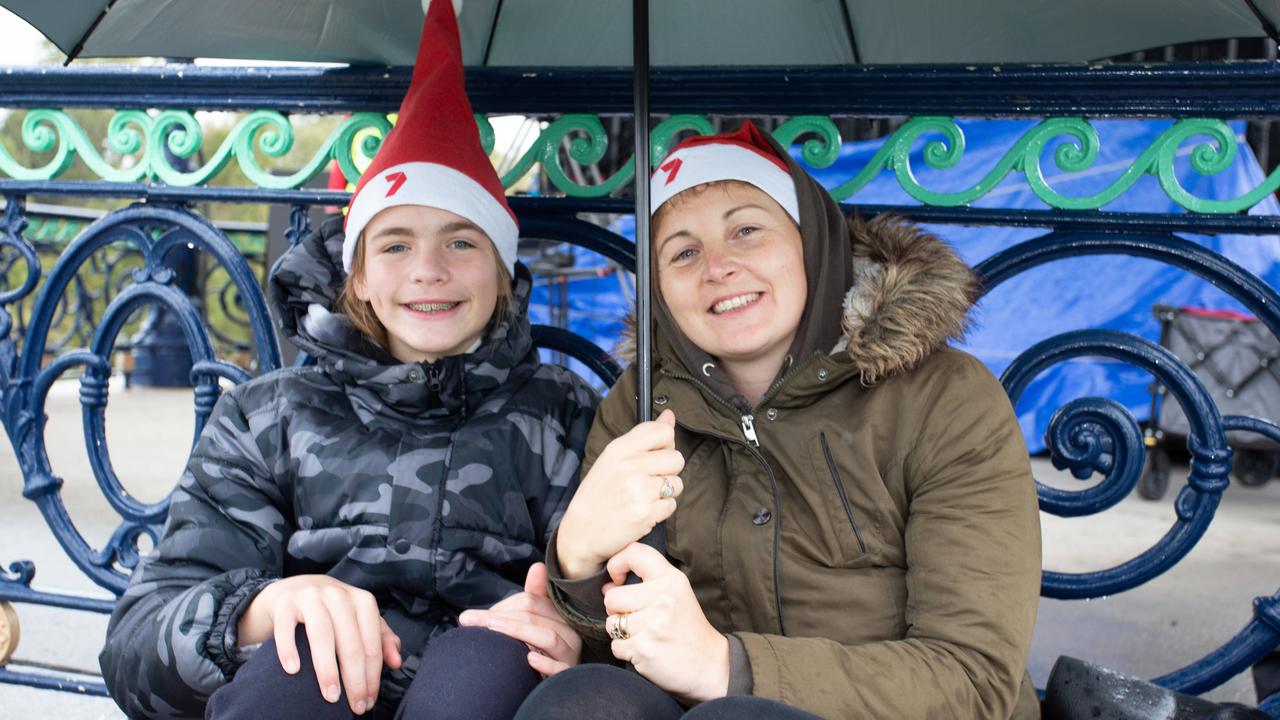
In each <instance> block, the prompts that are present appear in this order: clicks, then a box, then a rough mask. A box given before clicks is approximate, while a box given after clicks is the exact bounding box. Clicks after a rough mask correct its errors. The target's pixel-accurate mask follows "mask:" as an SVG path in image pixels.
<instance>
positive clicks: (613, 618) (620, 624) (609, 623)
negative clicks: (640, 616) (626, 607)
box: [604, 613, 631, 640]
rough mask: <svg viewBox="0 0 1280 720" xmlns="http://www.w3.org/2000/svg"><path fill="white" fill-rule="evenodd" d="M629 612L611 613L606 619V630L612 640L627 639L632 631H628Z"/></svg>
mask: <svg viewBox="0 0 1280 720" xmlns="http://www.w3.org/2000/svg"><path fill="white" fill-rule="evenodd" d="M627 614H628V613H621V614H618V615H610V616H609V617H607V618H605V619H604V630H605V632H606V633H608V634H609V638H610V639H612V640H627V639H629V638H630V637H631V633H629V632H627Z"/></svg>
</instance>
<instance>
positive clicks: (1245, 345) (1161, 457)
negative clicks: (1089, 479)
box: [1138, 305, 1280, 500]
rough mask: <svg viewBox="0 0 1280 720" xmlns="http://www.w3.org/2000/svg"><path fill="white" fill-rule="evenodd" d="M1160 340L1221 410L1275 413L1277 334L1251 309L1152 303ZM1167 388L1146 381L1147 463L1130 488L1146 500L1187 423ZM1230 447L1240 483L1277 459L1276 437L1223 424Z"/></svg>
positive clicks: (1279, 404)
mask: <svg viewBox="0 0 1280 720" xmlns="http://www.w3.org/2000/svg"><path fill="white" fill-rule="evenodd" d="M1152 312H1154V313H1155V316H1156V317H1157V318H1158V319H1159V320H1160V344H1161V345H1163V346H1165V347H1166V348H1168V349H1169V350H1170V351H1172V352H1173V354H1175V355H1177V356H1178V358H1179V359H1181V360H1182V361H1183V362H1184V363H1186V364H1187V367H1189V368H1191V369H1192V370H1193V371H1194V372H1195V374H1196V376H1198V377H1199V378H1200V381H1201V382H1202V383H1204V386H1205V388H1206V389H1207V390H1208V391H1209V394H1210V395H1211V396H1212V397H1213V399H1214V401H1215V402H1216V403H1217V405H1218V410H1219V411H1220V412H1221V413H1222V414H1223V415H1250V416H1253V417H1258V418H1263V419H1266V420H1271V421H1273V422H1274V421H1276V420H1277V419H1280V341H1277V340H1276V338H1275V337H1274V336H1272V334H1271V332H1270V331H1269V330H1268V329H1267V328H1266V327H1265V326H1264V325H1263V324H1262V323H1261V322H1259V321H1258V319H1257V318H1256V317H1253V316H1251V315H1246V314H1244V313H1239V312H1235V311H1231V310H1208V309H1205V308H1196V307H1171V306H1168V305H1156V306H1154V307H1153V308H1152ZM1166 399H1168V398H1167V391H1166V389H1165V387H1164V386H1162V385H1160V384H1158V383H1157V384H1154V385H1152V391H1151V422H1150V424H1149V425H1148V427H1147V429H1146V434H1145V443H1146V446H1147V465H1146V468H1144V470H1143V473H1142V477H1141V479H1140V480H1139V481H1138V492H1139V493H1140V494H1141V495H1142V497H1144V498H1147V499H1148V500H1158V499H1160V498H1162V497H1164V494H1165V492H1166V491H1167V490H1168V488H1169V467H1170V452H1169V449H1170V447H1172V446H1173V445H1174V444H1175V443H1178V444H1180V445H1182V446H1185V441H1186V438H1187V433H1188V431H1189V425H1188V423H1187V416H1186V415H1185V414H1184V413H1183V411H1182V408H1181V407H1179V405H1178V403H1177V402H1173V401H1171V402H1165V401H1166ZM1227 440H1228V443H1229V444H1230V445H1231V448H1232V450H1233V451H1234V452H1233V454H1232V457H1231V475H1232V477H1233V478H1235V479H1236V480H1237V481H1239V482H1240V484H1242V485H1247V486H1260V485H1263V484H1265V483H1266V482H1267V481H1268V480H1270V479H1271V478H1272V477H1273V476H1275V474H1276V469H1277V467H1280V444H1278V443H1276V442H1275V441H1273V440H1270V439H1268V438H1265V437H1262V436H1260V435H1256V434H1254V433H1243V432H1229V433H1228V434H1227Z"/></svg>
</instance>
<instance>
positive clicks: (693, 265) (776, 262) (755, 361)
mask: <svg viewBox="0 0 1280 720" xmlns="http://www.w3.org/2000/svg"><path fill="white" fill-rule="evenodd" d="M653 236H654V238H656V242H655V245H654V247H655V251H654V258H655V262H656V266H657V271H658V290H659V292H660V293H661V294H662V298H663V300H664V301H665V302H666V305H667V308H668V309H669V310H670V312H671V316H672V319H673V320H674V321H675V323H676V325H677V326H678V327H679V328H680V330H681V332H683V333H684V334H685V335H686V336H687V337H688V338H689V339H690V340H692V341H693V342H694V344H696V345H697V346H698V347H700V348H701V349H702V350H704V351H705V352H707V353H708V354H709V355H712V356H713V357H715V358H716V359H718V360H719V361H720V363H721V365H722V366H723V367H724V368H725V370H726V371H727V372H728V373H729V375H730V376H731V377H733V376H735V375H736V376H746V375H748V374H751V375H759V374H760V371H762V370H763V372H764V373H765V374H767V375H770V376H772V375H773V374H776V373H777V371H778V369H779V368H781V366H782V361H783V358H785V357H786V353H787V350H788V349H789V348H790V347H791V341H792V340H793V339H794V338H795V334H796V328H797V327H799V325H800V318H801V316H802V315H803V313H804V306H805V296H806V292H807V291H806V288H805V271H804V249H803V245H802V242H801V239H800V229H799V228H798V227H797V226H796V224H795V222H793V221H792V220H791V217H790V216H789V215H787V212H786V211H785V210H783V209H782V206H781V205H779V204H778V203H777V202H775V201H774V200H773V198H771V197H769V195H767V194H766V193H764V192H763V191H761V190H759V189H757V188H756V187H755V186H753V185H748V184H746V183H741V182H736V181H727V182H722V183H716V184H714V185H711V186H699V187H694V188H691V189H689V190H686V191H685V192H684V193H681V194H680V195H677V196H676V197H674V198H672V199H671V200H669V201H668V202H667V203H666V204H665V205H663V206H662V207H661V208H660V209H659V211H658V212H657V213H656V214H655V215H654V230H653Z"/></svg>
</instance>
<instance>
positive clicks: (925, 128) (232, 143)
mask: <svg viewBox="0 0 1280 720" xmlns="http://www.w3.org/2000/svg"><path fill="white" fill-rule="evenodd" d="M476 122H477V125H478V127H479V130H480V135H481V140H482V142H483V144H484V147H485V150H486V151H487V152H492V151H493V146H494V131H493V127H492V125H491V124H490V122H489V120H488V118H487V117H485V116H483V115H476ZM391 127H392V123H391V121H390V120H388V118H387V117H386V116H384V115H381V114H378V113H356V114H354V115H351V116H349V117H346V118H344V119H342V120H341V121H340V122H339V123H338V125H337V126H336V127H335V128H334V129H333V130H332V131H331V132H330V133H329V136H328V137H327V138H326V139H325V140H324V142H323V143H322V144H321V146H320V148H319V149H318V150H317V151H316V152H315V153H314V154H313V155H312V156H311V157H310V158H306V159H305V160H304V161H303V162H302V165H301V167H300V168H299V169H298V170H297V171H295V172H293V173H290V174H288V175H275V174H272V172H271V171H270V170H269V169H267V168H265V167H263V165H262V163H261V161H260V160H259V155H262V156H265V157H267V158H272V159H279V158H282V157H284V156H286V155H287V154H288V153H289V152H290V150H291V149H292V148H293V145H294V127H293V125H292V123H291V122H290V120H289V118H287V117H286V116H285V115H283V114H281V113H279V112H276V111H274V110H257V111H254V112H252V113H249V114H248V115H246V116H245V117H244V118H242V119H241V120H240V121H239V122H238V123H237V124H236V126H235V127H234V128H233V129H232V130H231V132H230V133H229V134H228V136H227V138H226V139H225V140H224V141H223V142H222V144H221V146H219V147H218V148H217V149H216V150H215V151H214V152H213V153H212V155H211V157H210V158H209V160H208V161H206V162H205V163H204V164H203V165H202V166H201V167H199V168H196V169H194V170H186V169H182V168H184V167H186V166H187V165H189V164H191V163H192V162H194V158H195V157H196V154H197V153H198V152H200V150H201V147H202V145H203V141H204V130H203V128H202V127H201V126H200V123H199V121H198V120H197V118H196V116H195V114H194V113H192V112H188V111H179V110H165V111H163V112H160V113H158V114H155V115H152V114H149V113H147V112H144V111H141V110H121V111H118V112H117V113H116V114H115V115H114V116H113V117H112V118H111V121H110V123H109V124H108V128H107V137H106V138H105V139H104V141H103V142H104V144H105V146H106V148H107V149H108V150H109V151H110V152H109V153H108V155H110V156H114V157H115V158H119V159H116V160H114V161H111V160H108V159H107V157H104V153H103V152H101V151H100V150H99V149H98V148H99V143H98V141H97V140H96V139H94V138H90V137H89V135H88V133H87V132H86V131H85V130H84V129H83V128H82V127H81V126H80V124H79V123H78V122H77V121H76V120H75V119H74V118H73V117H72V116H71V115H69V114H68V113H66V112H64V111H61V110H51V109H38V110H31V111H30V112H29V113H28V114H27V116H26V117H25V119H24V120H23V123H22V143H23V146H24V148H25V149H26V150H28V151H30V152H34V153H38V154H49V153H52V156H51V157H50V159H49V160H47V161H45V162H44V164H42V165H39V166H37V167H28V166H26V165H23V164H22V163H20V162H18V161H17V160H16V159H15V158H14V156H13V155H12V154H11V153H10V151H9V150H8V149H6V148H5V147H4V146H3V144H0V173H3V174H4V175H7V176H8V177H10V178H13V179H15V180H26V181H44V180H53V179H57V178H59V177H60V176H61V175H62V174H63V173H65V172H66V170H67V169H68V168H69V167H70V166H71V164H72V162H73V161H74V160H75V159H76V158H79V159H80V160H81V161H82V162H83V163H84V164H85V165H86V166H87V167H88V168H89V170H90V171H92V172H93V173H94V175H95V176H96V177H98V178H101V179H102V180H106V181H108V182H117V183H136V182H144V181H151V182H160V183H164V184H166V185H170V186H173V187H195V186H200V185H204V184H207V183H208V182H209V181H210V180H211V179H212V178H214V177H216V176H218V175H219V174H220V173H221V172H223V171H224V170H225V169H226V168H228V167H230V166H231V165H232V164H233V163H234V164H235V166H236V167H238V168H239V169H240V170H241V171H242V172H243V173H244V175H245V176H246V177H248V178H249V180H250V181H251V182H252V183H254V185H256V186H257V187H259V188H264V189H295V188H300V187H303V186H304V185H305V184H307V183H308V182H309V181H311V180H312V179H314V178H315V177H316V175H318V174H319V173H321V172H324V171H325V170H326V169H327V168H328V167H329V163H330V161H336V162H337V163H338V166H339V167H340V168H341V169H342V172H343V174H344V175H345V176H346V179H347V180H348V181H349V182H352V183H354V182H356V180H358V179H359V177H360V174H361V173H362V172H363V171H364V168H365V167H367V166H368V164H369V161H370V159H371V158H372V157H373V155H374V153H376V151H377V148H378V146H379V145H380V144H381V142H382V139H383V138H384V137H385V135H386V133H387V132H388V131H389V130H390V129H391ZM690 132H692V133H695V134H707V133H710V132H712V124H711V121H710V120H709V119H708V118H707V117H706V116H703V115H674V116H672V117H670V118H668V119H666V120H665V121H663V122H661V123H659V124H658V125H657V126H656V127H655V128H654V129H653V131H652V134H651V136H650V147H651V152H652V154H653V157H663V156H664V155H666V153H667V151H668V150H669V149H670V147H671V145H672V144H673V143H674V142H675V141H676V140H677V139H678V138H679V136H680V135H682V134H684V133H690ZM166 137H167V138H168V139H167V147H166V141H165V139H164V138H166ZM774 137H775V138H776V139H777V140H778V141H779V142H780V143H782V144H783V145H784V146H790V145H792V144H794V143H795V142H797V141H802V142H803V145H802V149H801V153H802V156H803V158H804V161H805V162H806V163H808V164H809V165H810V166H812V167H814V168H818V169H822V168H826V167H830V166H831V164H832V163H834V162H835V160H836V158H837V157H838V156H839V152H840V145H841V138H840V133H839V131H838V130H837V128H836V125H835V123H834V122H832V121H831V119H830V118H829V117H825V116H820V115H804V116H796V117H793V118H791V119H790V120H788V121H787V122H785V123H782V124H781V125H780V126H779V127H778V128H777V129H776V130H775V131H774ZM1189 142H1193V143H1194V144H1193V145H1192V146H1191V147H1190V148H1189V154H1190V167H1191V168H1192V169H1193V170H1194V171H1195V172H1197V173H1199V174H1201V175H1215V174H1217V173H1220V172H1223V171H1224V170H1226V169H1227V168H1228V167H1229V166H1230V165H1231V163H1232V161H1233V160H1234V159H1235V157H1236V154H1237V152H1238V151H1239V146H1238V141H1237V139H1236V136H1235V133H1234V132H1233V131H1232V130H1231V127H1230V126H1229V125H1228V124H1227V123H1226V122H1224V121H1222V120H1218V119H1211V118H1193V119H1184V120H1179V121H1177V122H1175V123H1173V124H1172V125H1171V126H1170V127H1169V128H1168V129H1166V130H1165V131H1164V132H1162V133H1161V134H1160V135H1159V136H1158V137H1156V138H1155V139H1153V140H1152V141H1151V142H1150V143H1149V144H1148V145H1147V147H1146V148H1145V149H1144V150H1143V151H1142V153H1140V154H1139V156H1138V157H1137V159H1136V160H1134V161H1133V163H1132V164H1131V165H1130V166H1129V167H1128V168H1126V169H1125V170H1124V171H1123V172H1122V173H1120V175H1119V176H1118V177H1117V178H1116V179H1115V180H1114V181H1112V182H1111V183H1110V184H1109V185H1107V186H1106V187H1105V188H1103V189H1101V190H1098V191H1097V192H1094V193H1092V194H1090V195H1086V196H1073V195H1067V194H1064V193H1062V192H1060V191H1059V190H1057V189H1056V188H1055V187H1054V185H1053V183H1052V182H1051V181H1050V180H1049V177H1048V175H1049V174H1050V173H1047V172H1046V170H1047V169H1048V165H1049V163H1050V161H1048V160H1047V159H1046V158H1045V155H1046V153H1047V152H1048V151H1049V149H1050V148H1052V156H1053V158H1052V161H1051V163H1052V167H1053V168H1056V170H1057V171H1058V172H1059V173H1061V174H1059V175H1058V178H1059V179H1060V180H1061V182H1063V183H1065V182H1069V181H1070V180H1071V179H1072V175H1073V174H1077V173H1083V172H1086V171H1089V170H1092V169H1095V163H1096V162H1097V159H1098V156H1099V150H1100V148H1101V140H1100V139H1099V137H1098V133H1097V130H1096V129H1095V128H1094V126H1093V125H1092V124H1091V123H1090V121H1089V120H1087V119H1085V118H1078V117H1058V118H1049V119H1046V120H1043V121H1041V122H1040V123H1038V124H1037V125H1035V126H1033V127H1031V128H1029V129H1028V130H1026V131H1025V132H1024V133H1023V134H1022V136H1021V137H1020V138H1018V140H1017V141H1016V142H1014V143H1013V144H1012V145H1011V146H1010V147H1009V148H1008V149H1007V150H1006V151H1005V152H1004V154H1003V156H1002V157H1001V158H1000V160H999V161H997V162H996V163H995V165H994V166H993V167H991V168H990V169H989V170H988V171H987V172H986V173H985V174H984V175H983V177H982V178H981V179H980V180H978V181H977V182H976V183H974V184H973V185H972V186H970V187H967V188H964V189H961V190H955V191H948V192H943V191H938V190H933V189H930V188H929V187H927V186H926V185H925V184H924V183H922V182H921V181H920V180H919V179H918V177H917V171H918V170H921V169H923V168H918V167H913V165H912V153H913V150H915V149H916V148H917V146H918V145H920V144H922V143H923V153H922V155H923V162H924V165H925V166H926V167H927V168H929V169H931V170H933V171H946V170H948V169H950V168H953V167H956V166H957V165H958V164H959V163H960V162H961V160H962V159H963V158H964V153H965V137H964V132H963V130H962V129H961V128H960V126H959V125H958V124H957V123H956V122H955V120H953V119H952V118H949V117H938V116H918V117H914V118H912V119H910V120H909V121H908V122H906V123H905V124H904V125H902V126H901V127H900V128H898V130H897V131H895V132H894V133H893V134H892V135H891V136H890V137H888V138H886V139H885V140H884V143H883V145H882V146H881V147H880V149H879V150H878V151H877V152H876V153H875V155H874V156H873V157H872V158H871V159H870V160H869V161H868V162H867V164H866V165H864V166H863V167H862V168H861V169H859V170H858V171H857V172H856V173H854V174H853V176H852V177H849V178H848V179H846V180H844V181H842V182H840V183H839V184H838V185H836V187H834V188H832V189H831V193H832V195H834V196H835V197H836V198H837V199H839V200H847V199H856V197H857V194H858V192H859V191H860V190H862V189H863V188H864V187H866V186H867V185H868V184H869V183H870V182H871V181H872V180H874V179H875V178H876V177H877V176H879V175H880V174H881V173H883V172H892V173H893V175H894V177H895V178H896V179H897V181H898V184H899V186H900V187H901V188H902V189H903V190H904V191H905V192H906V193H907V194H908V195H910V196H911V197H912V198H914V199H916V200H918V201H919V202H921V203H922V204H924V205H928V206H938V207H958V206H963V205H969V204H971V203H973V202H975V201H977V200H980V199H982V198H983V197H985V196H986V195H987V194H988V193H990V192H991V191H992V190H994V189H995V188H996V187H997V186H999V185H1000V183H1001V182H1002V181H1003V180H1005V178H1007V177H1009V176H1010V175H1012V174H1015V173H1017V174H1021V175H1022V176H1023V177H1025V179H1026V182H1027V185H1028V186H1029V187H1030V189H1031V191H1032V192H1033V193H1035V195H1036V197H1038V198H1039V199H1040V200H1042V201H1044V202H1045V204H1047V205H1048V206H1050V207H1053V208H1060V209H1064V210H1091V209H1097V208H1101V207H1103V206H1105V205H1107V204H1108V203H1110V202H1112V201H1114V200H1115V199H1116V198H1119V197H1120V196H1121V195H1123V194H1124V193H1125V192H1126V191H1127V190H1129V188H1131V187H1133V185H1134V184H1135V183H1136V182H1137V181H1138V180H1139V179H1140V178H1142V177H1143V176H1144V175H1153V176H1155V177H1157V178H1158V179H1159V181H1160V186H1161V188H1163V190H1164V192H1165V194H1167V195H1168V196H1169V198H1170V199H1172V200H1173V201H1174V202H1175V203H1177V204H1178V205H1179V206H1181V207H1183V208H1185V209H1187V210H1191V211H1193V212H1198V213H1219V214H1230V213H1237V212H1241V211H1243V210H1248V209H1249V208H1251V207H1253V206H1254V205H1256V204H1257V203H1258V202H1259V201H1261V200H1262V199H1263V198H1265V197H1267V196H1268V195H1270V194H1271V193H1273V192H1275V191H1276V190H1277V189H1280V169H1278V170H1276V171H1274V172H1272V173H1271V175H1269V176H1268V177H1267V178H1266V179H1264V180H1263V181H1262V182H1261V183H1259V184H1258V185H1257V186H1256V187H1254V188H1252V189H1251V190H1249V191H1248V192H1246V193H1244V194H1242V195H1240V196H1239V197H1235V198H1230V199H1225V200H1217V199H1209V198H1202V197H1197V196H1195V195H1193V194H1192V193H1191V192H1189V191H1188V190H1187V189H1186V188H1184V187H1183V185H1182V183H1181V182H1180V181H1179V179H1178V176H1177V173H1176V168H1175V161H1176V159H1177V158H1178V156H1179V154H1180V153H1181V152H1183V148H1184V145H1186V144H1187V143H1189ZM566 147H567V152H566V151H564V149H565V148H566ZM166 150H167V152H166ZM608 151H609V136H608V133H607V132H606V131H605V127H604V125H603V123H601V121H600V118H599V116H596V115H589V114H568V115H563V116H561V117H560V118H558V119H557V120H555V121H554V122H551V123H550V124H549V125H548V126H547V127H546V128H544V129H543V130H542V132H541V133H540V134H539V135H538V137H537V139H536V140H534V142H533V144H532V145H531V146H530V147H529V148H528V149H527V150H525V151H524V152H523V153H522V154H521V156H520V158H519V159H518V160H517V161H516V162H515V163H514V164H513V165H512V166H511V168H510V169H509V170H508V171H507V172H505V173H503V175H502V178H501V179H502V183H503V185H504V186H505V187H510V186H511V185H513V184H515V183H516V182H517V181H518V180H519V179H520V178H522V177H524V176H525V175H526V174H527V173H528V172H529V171H530V170H531V169H533V167H534V166H535V165H538V166H540V167H541V168H542V170H543V172H544V173H545V174H546V177H547V178H548V180H550V182H551V184H552V185H553V186H554V187H555V188H556V189H557V190H559V191H561V192H563V193H564V194H566V195H568V196H570V197H577V198H594V197H605V196H609V195H613V194H615V193H617V192H618V191H619V190H621V189H622V188H625V187H628V186H629V185H630V184H631V182H632V180H633V178H634V175H635V158H631V159H629V160H627V161H626V162H625V163H624V164H623V165H622V166H621V167H620V168H619V169H618V170H617V171H616V172H614V173H612V174H611V175H610V176H608V177H606V178H603V179H602V180H601V181H599V182H596V183H583V182H580V181H578V180H575V179H574V177H575V175H574V173H573V172H571V171H570V170H568V169H566V168H565V166H564V163H565V162H566V160H567V161H570V162H573V163H575V164H577V165H595V164H596V163H599V162H600V161H601V160H602V159H603V158H604V157H606V155H607V153H608ZM175 165H176V166H178V167H175Z"/></svg>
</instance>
